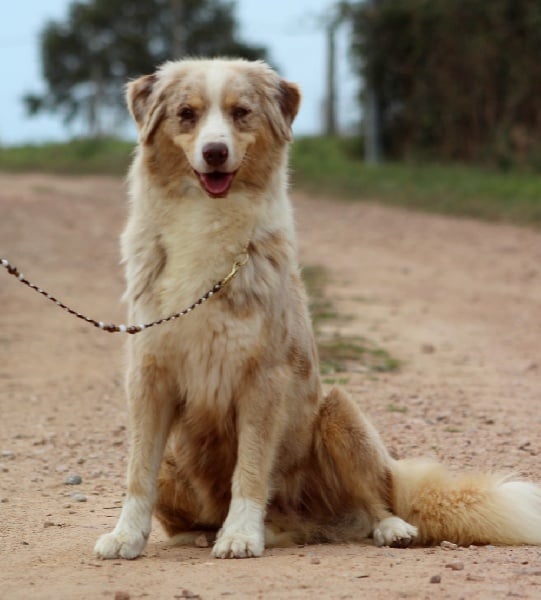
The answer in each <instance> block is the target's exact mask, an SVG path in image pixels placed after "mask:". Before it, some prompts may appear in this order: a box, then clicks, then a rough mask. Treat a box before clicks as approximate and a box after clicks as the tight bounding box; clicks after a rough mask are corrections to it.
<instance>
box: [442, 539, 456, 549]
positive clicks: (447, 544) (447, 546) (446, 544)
mask: <svg viewBox="0 0 541 600" xmlns="http://www.w3.org/2000/svg"><path fill="white" fill-rule="evenodd" d="M440 548H443V549H444V550H456V549H457V548H458V544H454V543H453V542H448V541H447V540H443V542H442V543H441V544H440Z"/></svg>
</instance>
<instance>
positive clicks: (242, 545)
mask: <svg viewBox="0 0 541 600" xmlns="http://www.w3.org/2000/svg"><path fill="white" fill-rule="evenodd" d="M263 550H265V542H264V539H263V536H261V535H253V534H252V535H248V534H245V533H240V532H235V533H232V534H228V533H227V532H225V533H223V534H222V535H221V536H220V537H219V538H218V539H217V540H216V543H215V544H214V548H213V549H212V556H214V558H253V557H256V556H261V555H262V554H263Z"/></svg>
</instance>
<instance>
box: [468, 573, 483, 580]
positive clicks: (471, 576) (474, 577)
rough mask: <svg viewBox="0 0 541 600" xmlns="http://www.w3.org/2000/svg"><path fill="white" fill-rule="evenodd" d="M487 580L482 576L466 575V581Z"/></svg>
mask: <svg viewBox="0 0 541 600" xmlns="http://www.w3.org/2000/svg"><path fill="white" fill-rule="evenodd" d="M484 580H485V578H484V577H482V576H481V575H471V574H468V575H466V581H484Z"/></svg>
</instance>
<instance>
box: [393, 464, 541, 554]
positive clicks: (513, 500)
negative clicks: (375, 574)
mask: <svg viewBox="0 0 541 600" xmlns="http://www.w3.org/2000/svg"><path fill="white" fill-rule="evenodd" d="M392 471H393V486H394V494H393V495H394V504H395V506H394V510H395V513H396V514H397V515H398V516H399V517H401V518H402V519H404V520H406V521H407V522H408V523H411V524H412V525H415V526H416V527H417V528H418V530H419V531H418V537H417V540H416V541H417V542H418V543H420V544H435V543H439V542H441V541H443V540H448V541H450V542H454V543H456V544H459V545H469V544H504V545H517V544H536V545H539V544H541V487H538V486H537V485H535V484H533V483H528V482H525V481H517V480H512V479H511V478H510V477H509V476H499V475H495V474H468V475H455V474H452V473H450V472H449V471H447V469H446V468H445V467H443V466H442V465H440V464H438V463H435V462H432V461H427V460H415V459H413V460H399V461H393V467H392Z"/></svg>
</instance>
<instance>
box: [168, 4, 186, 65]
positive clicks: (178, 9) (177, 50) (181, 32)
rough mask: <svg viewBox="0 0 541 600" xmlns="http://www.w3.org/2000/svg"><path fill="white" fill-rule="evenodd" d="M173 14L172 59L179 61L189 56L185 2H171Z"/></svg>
mask: <svg viewBox="0 0 541 600" xmlns="http://www.w3.org/2000/svg"><path fill="white" fill-rule="evenodd" d="M170 2H171V12H172V14H173V23H172V31H171V34H172V38H173V44H172V51H173V56H172V57H171V58H173V59H175V60H177V59H179V58H182V57H183V56H185V55H186V54H187V49H186V35H185V32H186V28H185V26H184V0H170Z"/></svg>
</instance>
